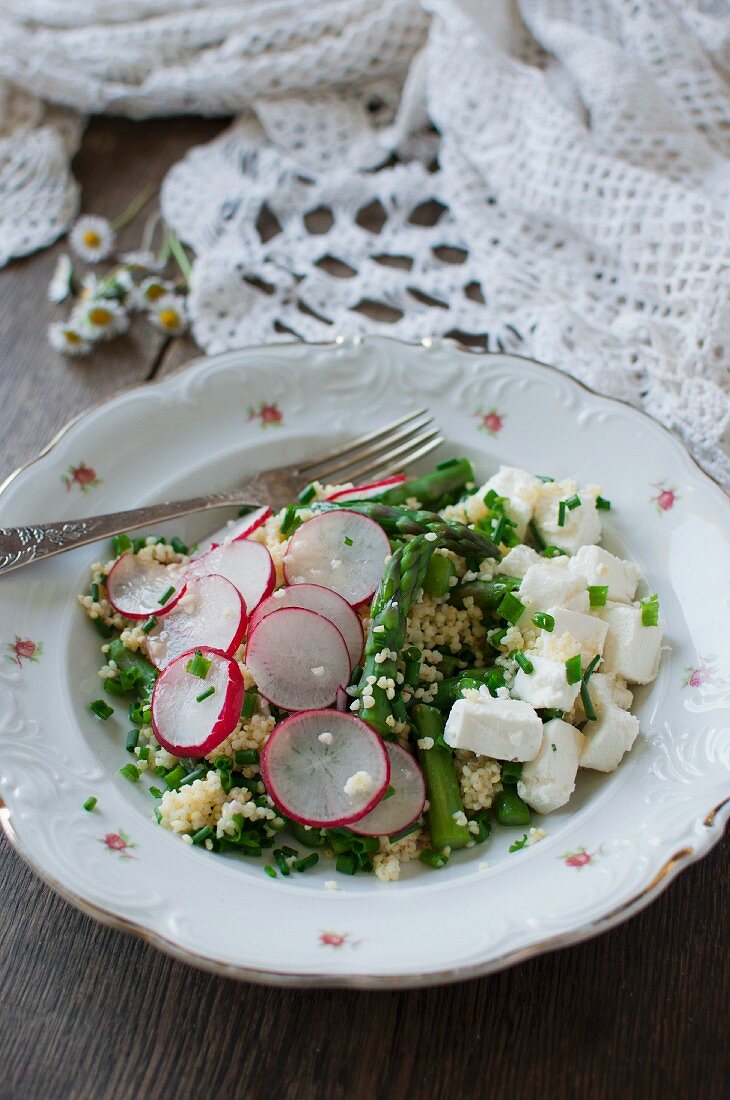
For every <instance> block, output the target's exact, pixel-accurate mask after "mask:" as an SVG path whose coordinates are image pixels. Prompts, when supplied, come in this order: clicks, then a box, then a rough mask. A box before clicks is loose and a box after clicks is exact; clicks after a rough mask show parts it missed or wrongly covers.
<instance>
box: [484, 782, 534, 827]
mask: <svg viewBox="0 0 730 1100" xmlns="http://www.w3.org/2000/svg"><path fill="white" fill-rule="evenodd" d="M492 810H493V811H494V816H495V817H496V818H497V823H498V824H499V825H529V824H530V807H529V806H528V805H527V803H526V802H523V800H522V799H521V798H520V796H519V795H518V793H517V790H516V788H515V787H505V789H504V790H501V791H499V792H498V793H497V794H496V795H495V796H494V801H493V802H492Z"/></svg>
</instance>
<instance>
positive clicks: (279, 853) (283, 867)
mask: <svg viewBox="0 0 730 1100" xmlns="http://www.w3.org/2000/svg"><path fill="white" fill-rule="evenodd" d="M272 855H273V856H274V860H275V862H276V866H277V867H278V868H279V870H280V872H281V874H282V875H284V876H285V877H286V876H288V875H290V874H291V871H290V869H289V864H288V863H287V862H286V856H285V855H284V850H283V848H274V851H273V853H272Z"/></svg>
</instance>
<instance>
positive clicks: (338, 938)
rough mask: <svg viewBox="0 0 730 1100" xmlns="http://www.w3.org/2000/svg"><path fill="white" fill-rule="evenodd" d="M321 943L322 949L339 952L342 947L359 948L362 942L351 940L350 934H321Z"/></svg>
mask: <svg viewBox="0 0 730 1100" xmlns="http://www.w3.org/2000/svg"><path fill="white" fill-rule="evenodd" d="M319 943H320V946H321V947H332V948H334V949H335V950H338V949H339V948H340V947H345V946H347V947H357V946H358V945H359V944H361V943H362V940H353V939H350V933H349V932H320V934H319Z"/></svg>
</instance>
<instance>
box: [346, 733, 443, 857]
mask: <svg viewBox="0 0 730 1100" xmlns="http://www.w3.org/2000/svg"><path fill="white" fill-rule="evenodd" d="M385 748H386V751H387V753H388V756H389V757H390V786H391V787H393V794H392V795H391V796H390V798H386V799H385V800H384V801H383V800H381V801H380V802H379V803H378V805H377V806H376V807H375V809H374V810H372V811H371V812H370V813H369V814H367V815H366V816H365V817H362V818H360V820H359V821H358V822H357V824H356V825H353V827H352V829H353V832H355V833H359V834H360V835H361V836H392V835H393V834H394V833H400V832H402V830H403V829H407V828H408V826H409V825H413V823H414V821H418V819H419V817H420V816H421V814H422V813H423V807H424V805H425V804H426V783H425V781H424V778H423V772H422V771H421V769H420V767H419V766H418V763H417V761H416V760H414V759H413V757H412V756H411V754H410V753H409V752H407V750H406V749H404V748H402V747H401V746H400V745H396V744H395V742H392V741H388V742H386V745H385Z"/></svg>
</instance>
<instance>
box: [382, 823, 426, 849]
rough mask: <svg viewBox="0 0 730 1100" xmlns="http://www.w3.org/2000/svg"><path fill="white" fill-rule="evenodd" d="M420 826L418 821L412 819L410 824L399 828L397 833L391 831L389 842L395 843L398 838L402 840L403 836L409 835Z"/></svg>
mask: <svg viewBox="0 0 730 1100" xmlns="http://www.w3.org/2000/svg"><path fill="white" fill-rule="evenodd" d="M420 828H421V822H420V821H414V822H413V824H412V825H409V826H408V828H407V829H401V831H400V832H399V833H392V834H391V835H390V836H389V837H388V840H389V841H390V843H391V844H395V843H396V842H397V841H399V840H403V839H404V838H405V837H407V836H410V835H411V833H415V831H416V829H420Z"/></svg>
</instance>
